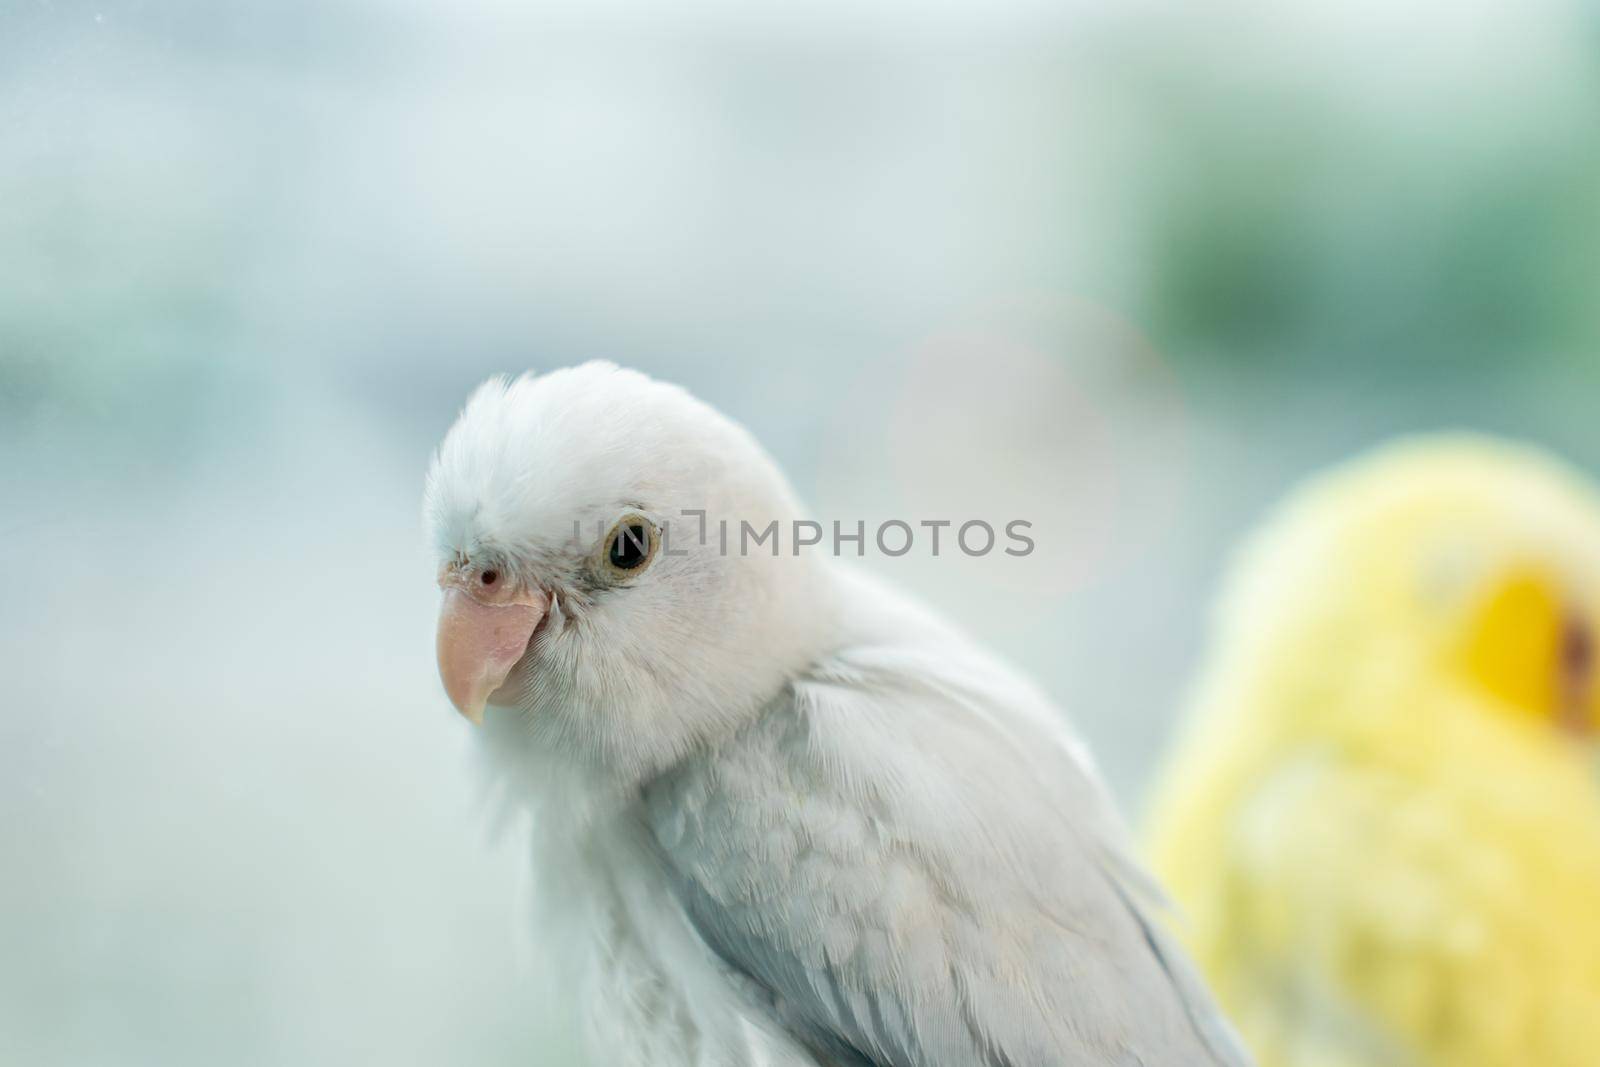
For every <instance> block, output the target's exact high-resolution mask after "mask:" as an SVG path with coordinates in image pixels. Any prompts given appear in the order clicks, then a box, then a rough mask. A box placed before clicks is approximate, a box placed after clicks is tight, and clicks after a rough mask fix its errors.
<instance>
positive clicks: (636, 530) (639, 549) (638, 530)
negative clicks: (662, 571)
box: [600, 513, 661, 581]
mask: <svg viewBox="0 0 1600 1067" xmlns="http://www.w3.org/2000/svg"><path fill="white" fill-rule="evenodd" d="M660 546H661V534H660V532H659V531H658V530H657V529H656V525H655V523H653V522H651V521H650V520H649V519H647V518H645V517H644V516H643V515H639V514H637V513H633V514H628V515H624V516H623V517H622V518H620V519H618V520H617V522H616V524H615V525H613V526H612V527H611V530H610V532H608V533H607V534H606V538H605V541H604V542H603V543H602V544H601V549H600V566H601V569H602V570H603V571H605V573H606V574H607V575H609V576H610V577H612V578H614V579H618V580H624V581H625V580H627V579H629V578H633V577H635V576H637V575H639V574H640V573H642V572H643V571H644V569H645V568H646V567H648V566H650V562H651V561H652V560H653V559H655V557H656V551H657V549H659V548H660Z"/></svg>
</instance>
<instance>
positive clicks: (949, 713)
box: [645, 648, 1248, 1067]
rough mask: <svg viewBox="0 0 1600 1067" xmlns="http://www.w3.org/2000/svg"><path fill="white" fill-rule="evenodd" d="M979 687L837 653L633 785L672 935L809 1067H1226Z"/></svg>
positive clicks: (1197, 996)
mask: <svg viewBox="0 0 1600 1067" xmlns="http://www.w3.org/2000/svg"><path fill="white" fill-rule="evenodd" d="M946 651H948V650H946ZM997 671H998V669H994V670H991V668H990V667H989V666H988V665H987V664H985V663H984V662H983V661H982V660H981V659H980V658H978V657H976V656H974V657H971V658H969V659H967V660H965V661H964V660H963V658H962V656H961V655H960V654H959V653H952V654H937V655H936V654H932V653H928V652H927V651H926V650H916V651H914V650H909V649H905V648H899V649H895V648H872V649H866V650H859V651H857V652H855V653H851V654H846V655H842V656H840V657H838V658H837V659H835V660H834V661H833V662H832V663H830V664H829V665H827V666H826V667H824V668H820V669H818V670H816V671H814V672H813V673H812V674H811V675H809V676H808V677H806V678H804V679H802V680H800V681H799V682H797V683H796V684H795V685H794V686H793V688H792V690H791V691H790V692H789V693H787V694H785V696H784V697H783V698H781V699H780V700H779V702H778V703H777V705H775V706H774V707H772V708H769V709H768V711H767V712H766V714H764V715H763V717H762V718H761V719H760V721H759V722H758V723H756V724H755V725H754V726H752V727H750V728H748V729H747V730H746V731H745V732H744V733H743V734H742V735H740V737H739V738H738V739H737V740H735V741H734V742H732V743H729V744H726V745H724V746H721V747H720V748H719V749H718V750H717V751H716V752H715V753H714V754H712V755H709V756H707V757H705V758H704V759H700V760H691V761H690V762H688V763H686V764H684V765H683V766H681V767H680V768H679V769H677V770H676V771H675V772H673V773H672V774H670V775H668V776H666V777H664V778H663V779H661V780H659V781H658V782H656V783H654V784H653V785H652V786H651V787H650V788H649V790H648V791H647V794H646V798H645V811H646V819H647V822H648V823H649V826H650V830H651V833H652V834H653V835H654V837H655V839H656V841H657V842H658V844H659V848H660V852H661V856H662V858H663V861H664V867H665V869H666V871H667V874H668V878H669V879H670V881H671V883H672V885H673V888H674V891H675V892H676V894H677V896H678V898H679V900H680V902H681V903H682V905H683V907H684V909H685V911H686V913H687V914H688V916H689V918H690V920H691V921H692V923H693V925H694V926H695V928H696V929H697V930H698V931H699V933H700V935H701V937H702V938H703V939H704V940H705V942H706V943H707V944H708V945H709V946H710V947H711V949H712V950H713V951H714V952H715V953H716V954H717V955H719V956H720V957H721V958H722V960H723V961H724V962H725V963H726V964H727V965H728V966H729V967H730V968H731V969H732V970H733V971H735V972H737V973H738V974H739V975H742V976H743V977H744V978H745V979H747V980H748V984H749V985H750V986H753V987H754V989H755V990H756V991H757V993H758V996H759V997H760V998H761V999H762V1000H764V1001H765V1004H764V1006H763V1007H764V1009H765V1010H766V1011H767V1012H769V1013H770V1015H771V1017H772V1018H773V1019H775V1020H776V1021H777V1022H778V1024H779V1025H781V1026H782V1027H784V1028H785V1029H786V1030H788V1031H789V1032H791V1033H793V1034H794V1035H796V1036H797V1037H798V1038H799V1039H800V1040H801V1041H803V1042H804V1043H805V1044H807V1045H808V1046H809V1047H810V1048H812V1049H813V1050H814V1051H815V1052H816V1054H817V1055H818V1056H819V1058H820V1059H821V1061H822V1062H824V1063H829V1064H840V1065H847V1067H945V1065H950V1064H974V1065H993V1067H1033V1065H1037V1067H1046V1065H1059V1064H1066V1063H1083V1064H1096V1065H1104V1067H1112V1065H1127V1067H1134V1065H1142V1067H1180V1065H1182V1067H1199V1065H1202V1064H1219V1065H1227V1067H1235V1065H1241V1064H1246V1063H1248V1059H1247V1057H1246V1056H1245V1054H1244V1053H1243V1052H1242V1051H1240V1049H1239V1047H1238V1045H1237V1043H1236V1040H1235V1038H1234V1037H1233V1036H1232V1033H1231V1031H1230V1030H1229V1028H1228V1026H1227V1024H1226V1023H1225V1022H1224V1021H1223V1020H1222V1018H1221V1016H1220V1015H1219V1014H1218V1013H1217V1010H1216V1008H1215V1007H1214V1006H1213V1005H1212V1003H1211V1001H1210V998H1209V997H1208V995H1207V994H1206V992H1205V991H1204V989H1203V988H1202V986H1201V985H1200V983H1199V981H1198V980H1197V979H1196V978H1195V977H1194V975H1193V973H1192V972H1191V970H1190V968H1189V966H1188V964H1187V962H1186V961H1185V960H1184V959H1183V957H1182V954H1181V952H1179V951H1178V950H1177V949H1175V948H1174V947H1173V946H1171V945H1170V944H1169V942H1168V941H1167V939H1166V937H1165V935H1164V933H1162V932H1161V931H1160V930H1159V929H1157V928H1156V927H1155V926H1154V925H1153V924H1152V922H1151V921H1150V919H1149V918H1148V916H1147V915H1146V913H1145V910H1144V905H1143V902H1142V899H1141V893H1142V892H1143V889H1142V887H1141V883H1142V878H1143V875H1142V874H1141V873H1140V872H1139V871H1138V870H1137V868H1136V867H1135V865H1134V864H1133V863H1132V862H1131V861H1130V860H1128V859H1127V858H1126V856H1125V854H1124V853H1123V852H1122V851H1121V843H1120V838H1119V837H1118V833H1119V831H1120V827H1118V826H1117V825H1116V824H1115V819H1114V816H1112V815H1111V814H1110V808H1109V802H1108V801H1107V800H1106V799H1105V798H1104V796H1103V794H1102V792H1101V790H1100V787H1099V785H1098V782H1097V781H1096V780H1095V778H1094V775H1093V772H1092V770H1091V769H1090V768H1089V766H1088V765H1087V763H1086V762H1085V757H1083V756H1082V754H1081V752H1080V751H1079V750H1078V749H1077V748H1076V745H1075V743H1074V742H1072V741H1071V740H1070V738H1067V737H1064V736H1062V734H1064V729H1063V728H1059V727H1055V728H1052V727H1050V726H1049V725H1047V724H1048V723H1050V722H1051V721H1052V720H1054V719H1055V716H1054V714H1053V713H1052V712H1051V711H1050V709H1049V708H1048V705H1045V704H1043V701H1042V698H1039V697H1037V696H1036V695H1035V694H1032V692H1031V690H1027V689H1026V688H1025V687H1023V686H1021V685H1020V684H1019V683H1015V682H1013V681H1011V680H1009V678H1008V677H1007V676H1005V675H1004V673H1003V672H998V673H996V672H997ZM1023 705H1029V706H1028V707H1027V708H1026V710H1024V711H1020V712H1019V710H1018V709H1019V708H1021V707H1022V706H1023ZM1054 730H1062V734H1058V733H1055V732H1053V731H1054Z"/></svg>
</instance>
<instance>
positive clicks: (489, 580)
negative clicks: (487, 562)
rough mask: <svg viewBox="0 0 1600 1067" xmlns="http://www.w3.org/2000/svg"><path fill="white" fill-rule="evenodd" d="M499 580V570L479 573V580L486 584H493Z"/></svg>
mask: <svg viewBox="0 0 1600 1067" xmlns="http://www.w3.org/2000/svg"><path fill="white" fill-rule="evenodd" d="M499 580H500V574H499V572H498V571H484V572H483V573H482V574H480V575H478V581H480V582H482V583H483V584H484V585H493V584H494V583H495V582H497V581H499Z"/></svg>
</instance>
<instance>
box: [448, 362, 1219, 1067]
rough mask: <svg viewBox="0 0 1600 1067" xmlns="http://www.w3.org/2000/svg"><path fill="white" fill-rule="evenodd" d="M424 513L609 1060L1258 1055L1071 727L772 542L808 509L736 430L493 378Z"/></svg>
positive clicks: (674, 408)
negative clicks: (1155, 911) (1207, 984)
mask: <svg viewBox="0 0 1600 1067" xmlns="http://www.w3.org/2000/svg"><path fill="white" fill-rule="evenodd" d="M425 513H426V518H427V522H428V525H429V527H430V532H431V535H432V539H433V542H434V544H435V546H436V548H437V552H438V563H439V572H438V577H439V583H440V585H441V588H442V589H443V591H444V596H443V602H442V606H441V613H440V620H439V636H438V654H439V667H440V673H441V676H442V678H443V680H444V684H445V688H446V691H447V692H448V693H449V695H450V698H451V700H452V701H453V702H454V703H455V704H456V706H457V707H458V708H459V709H460V710H461V711H462V712H463V713H465V714H466V715H467V716H468V717H469V718H472V719H474V720H477V721H482V720H483V719H484V718H485V716H484V710H485V707H486V705H487V706H488V707H489V712H488V715H487V716H486V718H487V722H486V723H485V730H484V734H483V736H484V740H485V742H486V743H487V748H488V750H489V752H490V754H491V757H492V764H491V766H492V767H493V768H494V773H495V774H497V775H501V776H504V780H503V782H502V783H501V784H502V785H503V786H504V787H505V788H508V789H510V790H511V791H513V792H514V793H515V794H516V795H517V796H518V797H520V798H521V799H522V800H525V801H526V802H527V804H528V805H529V806H530V807H531V808H532V809H533V810H534V812H535V818H534V820H533V822H534V827H535V828H534V830H533V837H534V840H533V847H534V863H535V870H536V877H537V880H538V893H537V896H538V906H539V909H540V911H539V914H540V916H541V920H542V925H541V926H540V933H541V935H542V936H543V937H544V939H545V940H544V942H543V943H542V945H541V951H543V952H545V953H547V954H549V955H550V956H551V957H552V958H553V959H554V960H556V961H558V963H559V965H560V967H561V970H562V974H563V975H564V978H565V982H564V984H565V985H566V986H567V987H568V988H570V990H571V991H572V992H573V993H574V994H575V995H576V998H577V1007H578V1010H579V1013H580V1015H581V1016H582V1018H583V1021H584V1023H585V1026H584V1031H585V1034H586V1036H587V1038H588V1040H589V1044H590V1046H591V1051H592V1054H593V1056H594V1058H595V1062H596V1063H601V1064H607V1065H611V1064H615V1065H640V1067H678V1065H684V1067H687V1065H696V1067H712V1065H726V1067H744V1065H762V1064H771V1065H788V1067H823V1065H828V1067H935V1065H937V1067H973V1065H983V1067H1045V1065H1052V1067H1054V1065H1069V1064H1070V1065H1094V1067H1099V1065H1106V1067H1110V1065H1117V1067H1135V1065H1142V1067H1209V1065H1226V1067H1237V1065H1242V1064H1247V1063H1248V1062H1249V1061H1248V1057H1247V1056H1246V1054H1245V1053H1244V1052H1243V1051H1242V1050H1241V1048H1240V1046H1239V1045H1238V1043H1237V1041H1236V1039H1235V1037H1234V1036H1233V1033H1232V1030H1231V1029H1230V1028H1229V1026H1228V1025H1227V1023H1226V1022H1225V1021H1224V1020H1223V1019H1222V1017H1221V1016H1220V1014H1219V1013H1218V1010H1217V1008H1216V1007H1215V1005H1214V1004H1213V1002H1212V1000H1211V998H1210V996H1209V995H1208V994H1207V993H1206V991H1205V990H1204V989H1203V987H1202V986H1201V984H1200V982H1199V980H1198V979H1197V978H1196V977H1195V974H1194V972H1193V971H1192V969H1191V967H1190V965H1189V963H1188V961H1187V960H1186V959H1185V958H1184V957H1183V955H1182V953H1181V951H1180V950H1179V949H1178V948H1176V947H1175V945H1174V944H1173V942H1172V941H1170V940H1169V939H1168V937H1167V936H1166V935H1165V934H1164V933H1163V932H1162V931H1161V930H1160V929H1158V927H1157V925H1156V924H1155V922H1154V921H1153V919H1152V908H1153V907H1155V906H1157V903H1158V902H1157V893H1156V892H1155V890H1154V887H1153V886H1152V884H1151V883H1150V882H1149V881H1148V880H1147V878H1146V876H1145V875H1144V874H1143V872H1142V871H1141V870H1140V869H1139V868H1138V867H1137V865H1136V864H1135V863H1134V862H1133V861H1132V860H1131V859H1130V858H1129V852H1128V845H1127V842H1126V835H1125V833H1124V830H1123V827H1122V825H1121V822H1120V820H1119V819H1118V818H1117V816H1116V815H1115V813H1114V811H1113V809H1112V806H1111V804H1110V802H1109V800H1108V798H1107V795H1106V792H1105V790H1104V788H1103V787H1102V785H1101V783H1100V781H1099V780H1098V778H1097V776H1096V772H1095V770H1094V768H1093V765H1092V763H1091V761H1090V758H1089V756H1088V755H1087V753H1086V752H1085V751H1084V749H1083V748H1082V747H1081V746H1080V745H1079V743H1078V742H1077V741H1076V739H1075V738H1074V737H1073V736H1072V735H1071V734H1070V732H1069V731H1068V729H1067V727H1066V726H1065V724H1064V720H1063V718H1062V716H1061V715H1060V713H1059V712H1058V711H1057V710H1056V709H1055V708H1054V707H1052V706H1051V704H1050V703H1049V701H1048V700H1047V699H1046V698H1045V697H1044V696H1043V695H1042V694H1041V693H1040V692H1039V691H1038V690H1036V689H1035V688H1034V687H1033V686H1031V685H1030V684H1028V683H1027V682H1025V681H1023V680H1021V679H1019V678H1018V677H1016V676H1015V675H1013V674H1012V673H1010V672H1009V671H1008V670H1007V669H1006V668H1004V667H1002V666H1001V665H999V664H998V663H997V662H996V661H995V660H993V659H991V658H990V656H989V655H987V654H986V653H985V652H983V651H982V650H981V649H979V648H978V647H977V646H976V645H975V644H973V643H972V642H971V641H970V640H969V639H968V638H967V637H965V636H964V635H962V634H960V633H959V632H957V631H956V630H954V629H952V628H950V627H948V626H946V625H945V624H943V623H942V622H940V621H939V620H938V619H936V618H933V617H932V616H930V615H929V614H928V613H927V612H926V611H924V610H923V609H921V608H919V607H918V606H916V605H914V604H912V603H910V602H909V601H907V600H906V599H904V598H903V597H901V596H899V595H897V594H895V593H894V592H892V591H891V590H889V589H887V588H885V587H883V586H881V585H878V584H876V583H874V582H872V581H870V580H868V579H866V578H865V577H863V576H861V575H859V574H857V573H855V572H853V571H852V570H850V569H848V568H847V567H845V566H843V565H841V564H840V563H839V562H837V561H836V560H835V559H834V558H832V557H831V555H830V553H829V552H827V551H824V549H826V548H827V547H828V546H827V545H826V544H825V545H821V546H816V547H813V548H806V549H803V550H802V549H797V548H794V547H791V545H789V544H787V543H785V544H783V545H782V550H781V551H775V548H776V542H773V543H772V544H773V546H774V548H773V549H769V547H768V546H767V544H761V545H759V546H758V547H755V548H754V549H753V550H745V548H744V546H742V545H741V543H740V541H739V539H738V538H737V536H736V535H737V533H738V532H739V531H740V530H741V523H749V524H750V526H751V528H752V529H753V530H755V531H758V532H760V531H764V530H766V528H767V527H768V525H769V524H770V523H771V522H773V521H774V520H776V521H777V522H778V523H779V525H780V529H787V527H788V524H790V523H792V522H793V521H794V520H796V519H800V518H802V517H803V516H802V512H801V510H800V508H799V506H798V504H797V503H796V500H795V498H794V495H793V494H792V492H791V490H790V489H789V486H788V485H787V483H786V481H785V479H784V478H783V476H782V475H781V474H780V473H779V471H778V469H777V467H776V465H775V464H774V463H773V462H772V460H771V459H770V458H768V456H767V455H766V453H765V452H764V451H763V450H762V449H761V447H760V446H759V445H758V444H757V443H756V442H755V441H754V440H753V439H752V438H751V437H750V436H749V434H747V433H746V432H745V431H744V430H743V429H742V428H740V427H739V426H737V425H735V424H734V423H733V422H731V421H729V420H728V419H726V418H724V417H723V416H721V415H720V414H718V413H717V412H715V411H713V410H712V409H711V408H709V407H707V406H706V405H704V404H702V403H700V402H699V401H697V400H695V399H694V398H692V397H690V396H689V395H688V394H687V393H685V392H683V391H682V390H680V389H678V388H676V387H674V386H670V385H665V384H662V383H659V382H656V381H653V380H651V379H649V378H647V377H645V376H643V375H641V374H638V373H635V372H632V371H627V370H622V369H619V368H617V367H616V366H613V365H611V364H606V363H589V364H585V365H583V366H581V367H577V368H572V369H567V370H560V371H555V372H553V373H550V374H546V375H543V376H540V377H527V376H525V377H522V378H518V379H516V380H515V381H509V382H508V381H506V380H503V379H500V380H493V381H490V382H488V383H486V384H485V385H483V386H482V387H481V388H479V389H478V391H477V392H476V393H475V394H474V395H473V396H472V398H471V399H470V400H469V401H468V403H467V405H466V408H465V409H464V411H463V412H462V414H461V416H460V418H459V420H458V421H457V422H456V424H455V426H454V427H453V428H452V429H451V430H450V432H449V434H448V435H447V436H446V438H445V440H444V442H443V444H442V445H441V446H440V448H439V451H438V454H437V456H436V458H435V460H434V463H433V466H432V469H431V471H430V472H429V475H428V482H427V493H426V503H425ZM723 523H727V524H728V526H727V527H724V526H723ZM702 524H703V525H702ZM724 528H727V529H731V530H732V531H734V533H735V536H733V537H729V538H728V539H727V543H726V545H725V544H724V539H723V538H722V537H721V536H720V533H719V531H720V530H722V529H724ZM702 534H704V536H702Z"/></svg>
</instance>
